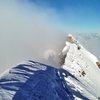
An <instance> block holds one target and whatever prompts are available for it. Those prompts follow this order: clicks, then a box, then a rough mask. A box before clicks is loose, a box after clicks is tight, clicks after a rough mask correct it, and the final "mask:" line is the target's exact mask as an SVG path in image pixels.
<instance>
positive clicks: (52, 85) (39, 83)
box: [0, 38, 100, 100]
mask: <svg viewBox="0 0 100 100" xmlns="http://www.w3.org/2000/svg"><path fill="white" fill-rule="evenodd" d="M71 39H74V41H75V42H74V41H73V42H71V41H72V40H71V41H70V39H69V41H66V43H65V44H66V46H65V47H64V49H63V50H62V55H63V56H64V57H65V55H66V58H65V61H64V64H63V65H62V67H61V68H60V69H57V68H54V67H52V66H49V65H45V64H41V63H39V62H35V61H31V60H29V61H27V62H23V63H20V64H18V65H16V66H15V67H13V68H12V69H9V70H7V71H6V72H5V73H3V74H2V75H1V76H0V100H98V99H99V98H100V97H99V96H100V85H99V84H100V77H99V76H100V69H99V68H98V66H97V65H96V62H97V61H98V59H97V58H96V57H95V56H94V55H93V54H91V53H90V52H88V51H87V50H86V49H85V48H84V47H83V46H82V45H81V44H80V43H79V42H78V41H77V40H75V38H71ZM78 46H80V47H81V48H80V49H78V48H77V47H78Z"/></svg>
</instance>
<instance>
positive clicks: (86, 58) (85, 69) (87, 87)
mask: <svg viewBox="0 0 100 100" xmlns="http://www.w3.org/2000/svg"><path fill="white" fill-rule="evenodd" d="M74 41H75V42H74ZM78 46H79V47H80V48H78ZM62 55H63V56H65V55H66V58H65V62H64V65H63V66H62V68H63V69H65V70H67V71H69V72H70V73H71V74H73V75H74V76H75V77H77V79H78V80H79V81H80V82H79V83H77V85H76V84H74V86H81V88H82V90H81V93H82V94H85V95H86V96H87V97H88V98H89V99H90V100H96V99H97V100H98V98H99V96H100V85H99V84H100V77H99V76H100V68H99V66H98V65H97V64H96V62H99V60H98V59H97V58H96V57H95V56H94V55H93V54H91V53H90V52H88V51H87V50H86V49H85V48H84V47H83V46H82V45H81V44H80V43H79V42H78V41H77V40H76V39H75V38H74V37H73V36H68V41H66V46H65V47H64V49H63V50H62ZM65 80H68V79H66V78H65ZM72 83H74V82H72Z"/></svg>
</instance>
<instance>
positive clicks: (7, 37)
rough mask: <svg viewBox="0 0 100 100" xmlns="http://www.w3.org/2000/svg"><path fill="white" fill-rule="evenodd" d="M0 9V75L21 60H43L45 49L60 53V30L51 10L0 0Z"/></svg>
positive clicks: (54, 14)
mask: <svg viewBox="0 0 100 100" xmlns="http://www.w3.org/2000/svg"><path fill="white" fill-rule="evenodd" d="M0 7H1V9H0V72H2V71H4V70H5V69H6V68H8V67H9V66H12V65H15V64H17V63H19V62H21V61H23V60H28V59H33V60H39V61H41V60H42V61H43V59H42V58H43V56H44V55H43V54H44V52H45V51H46V50H48V49H53V50H56V52H59V51H60V50H61V47H63V46H62V44H63V42H64V35H63V34H64V31H63V28H62V26H60V24H59V23H58V21H57V20H58V17H57V14H56V12H55V11H54V10H53V9H50V8H47V9H42V8H41V7H38V6H36V5H34V4H32V5H29V4H27V3H19V2H11V3H9V2H1V1H0ZM59 48H60V49H59Z"/></svg>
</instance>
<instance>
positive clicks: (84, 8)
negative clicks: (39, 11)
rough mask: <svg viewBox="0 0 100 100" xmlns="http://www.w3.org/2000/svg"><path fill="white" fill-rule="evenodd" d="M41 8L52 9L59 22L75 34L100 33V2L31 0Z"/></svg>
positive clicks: (88, 0)
mask: <svg viewBox="0 0 100 100" xmlns="http://www.w3.org/2000/svg"><path fill="white" fill-rule="evenodd" d="M29 1H30V3H32V2H33V3H35V4H36V5H38V6H39V7H41V8H44V9H46V8H51V9H53V10H54V11H55V12H56V13H57V17H58V19H59V20H58V22H59V23H60V24H62V25H63V26H64V27H67V28H68V29H69V30H74V31H75V32H82V33H83V32H100V0H29Z"/></svg>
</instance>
